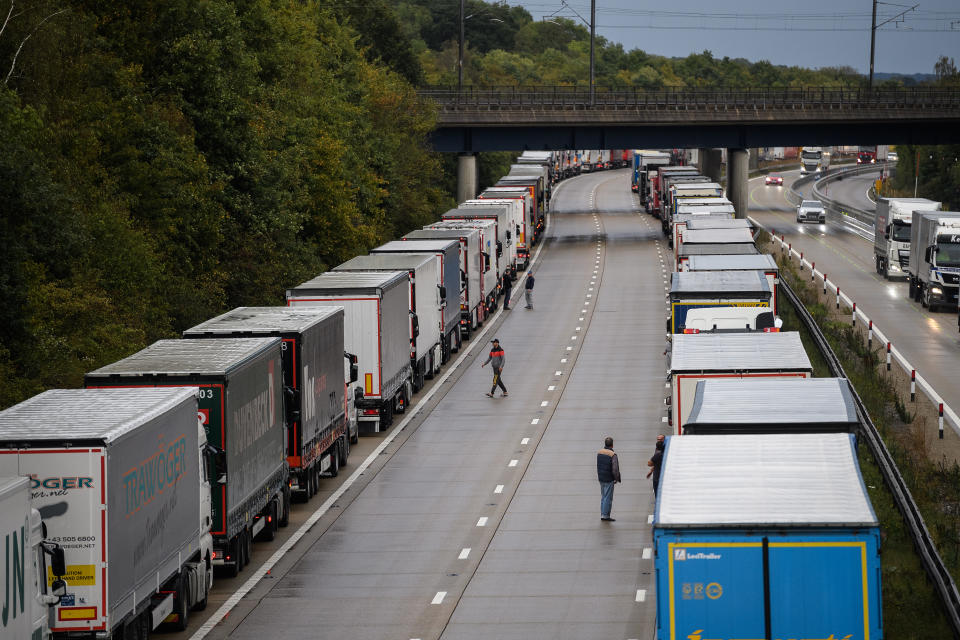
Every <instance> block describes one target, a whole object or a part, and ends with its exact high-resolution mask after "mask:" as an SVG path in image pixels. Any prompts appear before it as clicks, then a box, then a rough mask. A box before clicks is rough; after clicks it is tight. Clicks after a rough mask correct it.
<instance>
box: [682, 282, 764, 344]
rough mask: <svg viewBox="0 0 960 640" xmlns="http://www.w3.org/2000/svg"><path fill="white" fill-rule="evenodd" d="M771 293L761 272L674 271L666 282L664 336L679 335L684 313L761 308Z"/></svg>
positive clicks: (684, 323)
mask: <svg viewBox="0 0 960 640" xmlns="http://www.w3.org/2000/svg"><path fill="white" fill-rule="evenodd" d="M772 298H773V292H772V291H771V289H770V284H769V282H768V281H767V277H766V275H765V274H764V273H763V272H762V271H675V272H674V273H673V274H671V281H670V317H669V319H668V323H667V332H668V333H683V331H684V329H686V325H687V322H686V321H687V312H688V311H689V310H691V309H702V308H705V307H763V308H764V310H770V308H771V303H770V301H771V299H772Z"/></svg>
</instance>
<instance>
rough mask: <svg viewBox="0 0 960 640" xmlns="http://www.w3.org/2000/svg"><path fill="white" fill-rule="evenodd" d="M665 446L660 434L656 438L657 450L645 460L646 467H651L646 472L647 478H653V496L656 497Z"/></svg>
mask: <svg viewBox="0 0 960 640" xmlns="http://www.w3.org/2000/svg"><path fill="white" fill-rule="evenodd" d="M665 445H666V443H665V442H664V436H663V434H662V433H661V434H660V435H658V436H657V448H656V450H655V451H654V452H653V457H652V458H650V459H649V460H647V466H648V467H651V469H650V471H648V472H647V477H648V478H649V477H650V476H653V495H657V489H659V488H660V467H661V466H662V465H663V448H664V446H665Z"/></svg>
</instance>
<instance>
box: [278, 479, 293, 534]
mask: <svg viewBox="0 0 960 640" xmlns="http://www.w3.org/2000/svg"><path fill="white" fill-rule="evenodd" d="M277 523H278V524H279V525H280V526H281V527H285V526H287V525H288V524H290V486H289V485H284V487H283V513H282V514H280V517H279V518H278V519H277Z"/></svg>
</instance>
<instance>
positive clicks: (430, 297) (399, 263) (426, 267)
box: [334, 253, 443, 393]
mask: <svg viewBox="0 0 960 640" xmlns="http://www.w3.org/2000/svg"><path fill="white" fill-rule="evenodd" d="M334 271H406V272H407V276H408V277H409V282H408V285H407V290H408V305H409V309H410V323H409V325H410V366H411V367H412V368H413V377H412V379H411V384H412V385H413V392H414V393H417V392H419V391H420V389H422V388H423V385H424V384H425V383H424V380H426V379H429V378H433V376H434V375H435V374H436V373H438V372H439V371H440V363H441V358H442V354H441V351H442V348H441V344H440V343H441V337H442V335H443V334H441V333H440V329H441V327H442V325H443V318H442V315H441V314H442V313H443V308H442V306H441V305H442V304H443V299H442V298H441V297H440V288H439V286H438V284H437V283H438V282H440V262H439V261H438V260H437V259H436V256H434V255H432V254H425V253H374V254H370V255H366V256H357V257H356V258H352V259H350V260H347V261H346V262H344V263H343V264H341V265H339V266H338V267H335V268H334Z"/></svg>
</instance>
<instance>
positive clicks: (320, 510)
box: [190, 185, 563, 640]
mask: <svg viewBox="0 0 960 640" xmlns="http://www.w3.org/2000/svg"><path fill="white" fill-rule="evenodd" d="M561 186H563V185H561ZM555 193H556V192H555ZM549 229H550V222H549V218H548V221H547V226H546V228H545V229H544V232H543V240H542V241H541V242H540V246H539V247H538V248H537V251H536V253H534V254H533V257H532V258H531V259H530V266H533V265H534V264H536V262H537V261H538V260H539V259H540V252H541V251H543V248H544V247H545V246H546V243H545V241H546V239H547V232H548V231H549ZM528 269H529V267H528ZM502 313H503V308H502V307H501V308H500V309H499V310H498V311H497V312H496V313H495V314H494V315H493V317H491V318H490V322H487V323H485V324H486V327H485V328H484V329H483V330H482V331H481V332H480V333H479V334H477V335H476V336H474V339H473V340H471V344H470V346H468V347H467V349H466V350H465V351H464V352H463V353H462V354H461V355H460V357H459V358H457V360H456V361H455V362H454V363H453V364H452V365H451V366H450V368H449V369H447V372H446V373H444V374H443V377H441V378H440V379H439V380H438V381H437V383H436V384H435V385H434V386H433V388H432V389H430V391H428V392H427V394H426V395H425V396H423V397H422V398H420V400H418V401H417V404H415V405H413V406H412V407H410V408H409V409H408V411H409V412H410V413H408V414H407V417H406V418H404V419H403V420H402V421H401V422H400V424H398V425H396V426H395V427H394V430H393V432H392V433H390V434H389V435H387V437H386V438H384V439H383V440H382V441H381V442H380V444H379V445H377V448H376V449H374V450H373V451H371V452H370V455H368V456H367V457H366V459H365V460H364V461H363V462H361V463H360V466H358V467H357V468H356V469H355V470H354V472H353V473H352V474H350V477H349V478H347V479H346V481H344V483H343V484H342V485H340V486H339V487H337V489H336V490H335V491H334V492H333V493H332V494H330V497H329V498H327V499H326V500H324V501H323V504H321V505H320V506H319V507H317V509H316V511H314V512H313V513H312V514H310V517H309V518H307V519H306V521H304V523H303V524H301V525H300V528H299V529H297V530H296V531H295V532H294V533H293V535H291V536H290V537H289V538H287V540H286V541H284V543H283V544H282V545H280V548H279V549H277V550H276V551H274V552H273V554H272V555H271V556H270V557H269V558H267V560H266V561H265V562H264V563H263V564H262V565H260V566H259V567H257V568H256V569H254V570H253V575H251V576H250V577H249V578H247V581H246V582H244V583H243V584H242V585H240V588H239V589H237V590H236V591H234V592H233V593H232V594H231V595H230V597H229V598H227V599H226V601H225V602H224V603H223V604H222V605H220V608H219V609H217V610H216V611H215V612H214V613H213V615H211V616H210V617H209V618H207V620H206V622H204V623H203V624H202V625H200V628H199V629H197V630H196V631H195V632H194V633H193V635H192V636H190V640H203V638H206V637H207V635H208V634H209V633H210V632H211V631H213V629H214V627H216V626H217V625H218V624H220V622H221V621H223V619H224V618H226V616H227V614H229V613H230V612H231V611H233V608H234V607H235V606H237V605H238V604H239V603H240V601H241V600H242V599H243V598H244V597H245V596H246V595H247V594H248V593H250V592H251V591H253V588H254V587H256V586H257V583H259V582H260V581H261V580H262V579H263V577H264V576H265V575H267V574H268V573H269V572H270V571H271V570H273V567H274V566H276V564H277V563H278V562H280V559H281V558H283V556H284V555H286V554H287V552H289V551H290V549H292V548H293V547H294V545H296V544H297V543H298V542H300V540H302V539H303V537H304V536H305V535H307V532H309V531H310V529H312V528H313V526H314V525H315V524H317V522H318V521H319V520H320V518H322V517H323V516H324V515H326V513H327V511H329V510H330V507H332V506H333V505H334V504H336V502H337V500H339V499H340V497H341V496H343V494H344V493H346V492H347V490H349V489H350V487H352V486H353V483H354V482H356V481H357V479H358V478H359V477H360V476H361V475H363V472H364V471H366V470H367V467H369V466H370V465H371V464H372V463H373V461H374V460H376V459H377V458H378V457H379V456H380V454H381V453H382V452H383V450H384V449H386V448H387V447H388V446H389V445H390V443H391V442H393V440H394V438H396V437H397V435H399V434H400V432H401V431H403V429H404V428H405V427H406V426H407V424H408V423H409V422H410V421H411V420H412V419H413V418H415V417H416V416H417V415H418V414H419V413H420V411H421V410H422V409H423V407H425V406H426V404H427V403H428V402H429V401H430V399H431V398H432V397H433V395H434V394H435V393H436V392H437V391H439V390H440V389H441V388H442V387H443V384H444V383H445V382H446V381H447V379H448V378H449V377H450V376H451V375H452V374H453V372H454V371H456V370H457V369H458V368H459V367H460V365H461V364H462V363H463V361H464V360H466V359H467V358H468V357H469V356H470V353H471V352H472V351H473V349H474V348H475V347H476V346H477V345H479V344H481V343H482V342H483V341H482V340H479V339H478V338H482V337H483V336H484V335H486V334H487V333H488V332H489V331H490V329H491V328H492V327H493V325H495V324H496V323H497V320H498V319H499V318H500V315H501V314H502ZM474 340H476V341H474ZM483 519H484V520H486V519H485V518H483ZM478 526H479V525H478Z"/></svg>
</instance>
